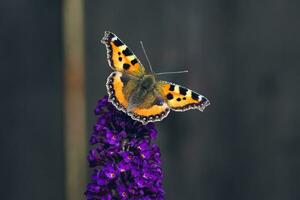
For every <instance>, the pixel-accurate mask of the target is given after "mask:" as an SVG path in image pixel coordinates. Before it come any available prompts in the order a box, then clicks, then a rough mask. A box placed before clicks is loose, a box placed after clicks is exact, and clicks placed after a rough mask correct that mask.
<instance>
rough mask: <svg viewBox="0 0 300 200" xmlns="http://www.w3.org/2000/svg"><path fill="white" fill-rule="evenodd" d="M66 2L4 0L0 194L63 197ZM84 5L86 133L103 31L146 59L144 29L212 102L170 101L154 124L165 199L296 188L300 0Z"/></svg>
mask: <svg viewBox="0 0 300 200" xmlns="http://www.w3.org/2000/svg"><path fill="white" fill-rule="evenodd" d="M66 1H67V0H66ZM68 1H72V0H68ZM63 5H64V4H63V2H62V1H58V0H40V1H33V0H25V1H16V0H6V1H5V0H4V1H1V2H0V40H1V47H0V67H1V73H0V76H1V111H2V114H1V126H0V127H1V135H0V150H1V151H0V152H1V153H0V155H1V165H0V179H1V181H0V198H1V199H6V200H16V199H25V200H36V199H45V200H46V199H49V200H50V199H56V200H63V199H66V190H65V185H66V184H65V183H66V179H67V178H66V175H67V173H66V170H68V168H66V165H65V160H66V156H67V155H68V152H66V150H65V142H66V141H65V136H64V135H65V131H64V130H65V116H66V114H65V113H64V107H65V103H64V102H65V98H66V97H65V95H66V93H67V92H66V91H65V89H64V88H65V87H64V85H65V83H64V82H65V75H64V73H67V71H65V70H64V63H65V61H64V60H65V56H64V55H65V53H66V51H67V49H66V48H65V47H64V40H65V39H66V38H65V37H64V33H65V32H64V26H65V24H64V23H63V14H64V11H65V8H64V7H63ZM82 8H83V10H84V24H83V25H84V26H83V30H84V34H85V36H84V42H85V47H84V55H85V66H84V71H85V74H83V76H84V79H85V81H84V94H85V99H86V101H85V106H86V108H85V110H86V113H85V114H84V117H85V118H86V120H85V123H86V131H85V133H84V137H85V138H88V137H89V135H90V132H91V130H92V126H93V123H94V122H95V120H96V117H95V116H94V115H93V109H94V107H95V105H96V102H97V100H98V99H99V98H101V97H102V96H104V95H105V94H106V89H105V82H106V77H107V76H108V75H109V73H110V72H111V69H110V68H109V67H108V64H107V61H106V51H105V47H104V46H103V45H102V44H100V39H101V38H102V36H103V32H104V31H105V30H110V31H112V32H114V33H116V34H117V35H118V36H119V37H120V38H121V39H122V40H123V41H124V42H125V43H126V44H127V45H128V46H129V47H131V49H133V50H134V52H135V54H136V55H137V56H138V57H139V58H140V59H141V60H142V62H143V63H144V64H145V65H146V61H145V59H144V55H143V53H142V50H141V47H140V46H139V41H140V40H142V41H143V42H144V45H145V47H146V50H147V53H148V55H149V57H150V60H151V63H152V65H153V67H154V70H156V71H158V72H162V71H175V70H183V69H186V68H188V70H189V71H190V72H189V73H187V74H180V75H166V76H164V77H161V78H163V79H165V80H168V81H172V82H175V83H179V84H182V85H185V86H187V87H189V88H191V89H194V90H196V91H198V92H199V93H200V94H203V95H204V96H206V97H208V98H209V99H210V101H211V106H209V107H208V108H207V110H205V112H204V113H200V112H197V111H189V112H185V113H175V112H172V113H170V115H169V116H168V117H167V118H166V119H165V120H164V121H163V122H160V123H157V124H156V125H157V128H158V129H159V135H158V139H157V141H156V142H157V143H158V144H159V146H160V147H161V152H162V160H163V170H164V176H165V178H164V188H165V190H166V199H171V200H179V199H180V200H181V199H199V200H200V199H201V200H219V199H222V200H241V199H243V200H248V199H249V200H250V199H251V200H252V199H257V200H283V199H284V200H297V199H300V191H299V185H300V159H299V156H300V147H299V144H300V133H299V129H300V121H299V119H300V116H299V112H300V106H299V102H300V95H299V91H300V56H299V55H300V51H299V47H300V37H299V34H300V14H299V3H298V2H297V1H289V0H288V1H287V0H275V1H271V0H261V1H245V0H240V1H237V0H229V1H224V0H200V1H196V0H194V1H192V0H188V1H179V0H176V1H154V0H153V1H137V0H135V1H101V0H88V1H83V5H82ZM75 42H76V41H75ZM64 52H65V53H64ZM85 151H86V152H87V149H86V150H85ZM85 164H86V169H84V170H83V172H82V174H83V175H82V176H84V182H85V183H87V181H88V180H89V177H88V176H85V174H87V173H86V172H87V171H88V164H87V162H86V163H85ZM84 190H85V188H82V191H71V192H74V193H76V192H78V194H82V193H83V192H84ZM78 199H84V197H83V195H82V196H79V197H78Z"/></svg>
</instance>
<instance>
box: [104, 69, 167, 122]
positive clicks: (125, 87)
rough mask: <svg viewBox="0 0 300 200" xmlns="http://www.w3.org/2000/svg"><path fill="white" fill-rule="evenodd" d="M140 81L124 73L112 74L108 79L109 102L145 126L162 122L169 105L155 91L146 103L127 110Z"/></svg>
mask: <svg viewBox="0 0 300 200" xmlns="http://www.w3.org/2000/svg"><path fill="white" fill-rule="evenodd" d="M137 82H138V79H136V78H135V77H132V76H129V75H127V74H124V73H122V72H118V71H115V72H112V73H111V74H110V75H109V77H108V78H107V83H106V87H107V92H108V95H109V101H110V102H112V103H113V105H114V106H115V107H116V108H118V109H119V110H121V111H123V112H125V113H127V114H128V115H129V116H131V118H132V119H135V120H138V121H140V122H142V123H143V124H146V123H148V122H154V121H160V120H162V119H163V118H165V117H166V116H167V115H168V113H169V111H170V109H169V106H168V105H167V103H166V102H165V101H164V100H163V99H162V98H161V97H160V96H159V95H157V94H156V93H155V92H154V91H153V92H149V93H148V94H147V95H146V97H145V100H144V102H142V103H141V104H140V105H139V106H137V107H134V108H132V109H131V110H130V111H128V110H127V108H128V105H129V98H130V97H131V95H132V93H133V91H134V90H136V87H137V84H138V83H137Z"/></svg>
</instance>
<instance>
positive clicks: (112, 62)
mask: <svg viewBox="0 0 300 200" xmlns="http://www.w3.org/2000/svg"><path fill="white" fill-rule="evenodd" d="M101 42H102V43H104V44H105V46H106V50H107V60H108V63H109V66H110V67H111V68H112V69H113V70H116V71H119V72H123V73H128V74H131V75H134V76H138V77H140V76H142V75H144V74H145V68H144V67H143V65H142V64H141V62H140V61H139V59H138V58H137V57H136V56H135V55H134V53H133V52H132V51H131V50H130V49H129V48H128V47H127V45H126V44H125V43H123V42H122V41H121V40H120V39H119V38H118V37H117V36H116V35H115V34H113V33H111V32H108V31H105V33H104V37H103V39H102V40H101Z"/></svg>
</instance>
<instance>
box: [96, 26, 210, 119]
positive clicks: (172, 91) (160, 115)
mask: <svg viewBox="0 0 300 200" xmlns="http://www.w3.org/2000/svg"><path fill="white" fill-rule="evenodd" d="M101 42H102V43H104V44H105V46H106V50H107V60H108V64H109V66H110V67H111V68H112V69H113V70H114V72H112V73H111V74H110V75H109V77H108V78H107V83H106V87H107V92H108V94H109V101H110V102H111V103H112V104H113V105H114V106H115V107H116V108H117V109H119V110H121V111H123V112H125V113H127V114H128V115H129V116H131V118H132V119H134V120H137V121H140V122H142V123H143V124H147V123H148V122H155V121H161V120H162V119H164V118H165V117H166V116H167V115H168V114H169V112H170V109H172V110H174V111H186V110H189V109H199V110H200V111H203V110H204V108H205V107H206V106H208V105H209V104H210V103H209V101H208V99H207V98H205V97H204V96H202V95H200V94H198V93H196V92H194V91H192V90H190V89H188V88H185V87H182V86H180V85H177V84H174V83H170V82H166V81H158V80H156V74H155V73H153V72H152V73H147V72H146V71H145V68H144V67H143V65H142V63H141V62H140V61H139V59H138V58H137V57H136V56H135V55H134V54H133V52H132V51H131V50H130V49H129V48H128V47H127V46H126V45H125V44H124V43H123V42H122V41H121V40H120V39H119V38H118V37H117V36H116V35H115V34H113V33H111V32H108V31H106V32H105V34H104V37H103V39H102V40H101Z"/></svg>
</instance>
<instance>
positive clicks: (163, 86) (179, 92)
mask: <svg viewBox="0 0 300 200" xmlns="http://www.w3.org/2000/svg"><path fill="white" fill-rule="evenodd" d="M156 87H157V90H158V91H159V92H160V94H161V95H162V96H163V98H164V100H165V101H166V103H167V104H168V106H169V107H170V108H171V109H172V110H174V111H186V110H189V109H199V110H200V111H203V110H204V109H205V107H206V106H208V105H209V104H210V103H209V101H208V99H207V98H206V97H204V96H202V95H200V94H198V93H196V92H194V91H192V90H190V89H188V88H185V87H183V86H180V85H177V84H174V83H170V82H166V81H158V82H157V85H156Z"/></svg>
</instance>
